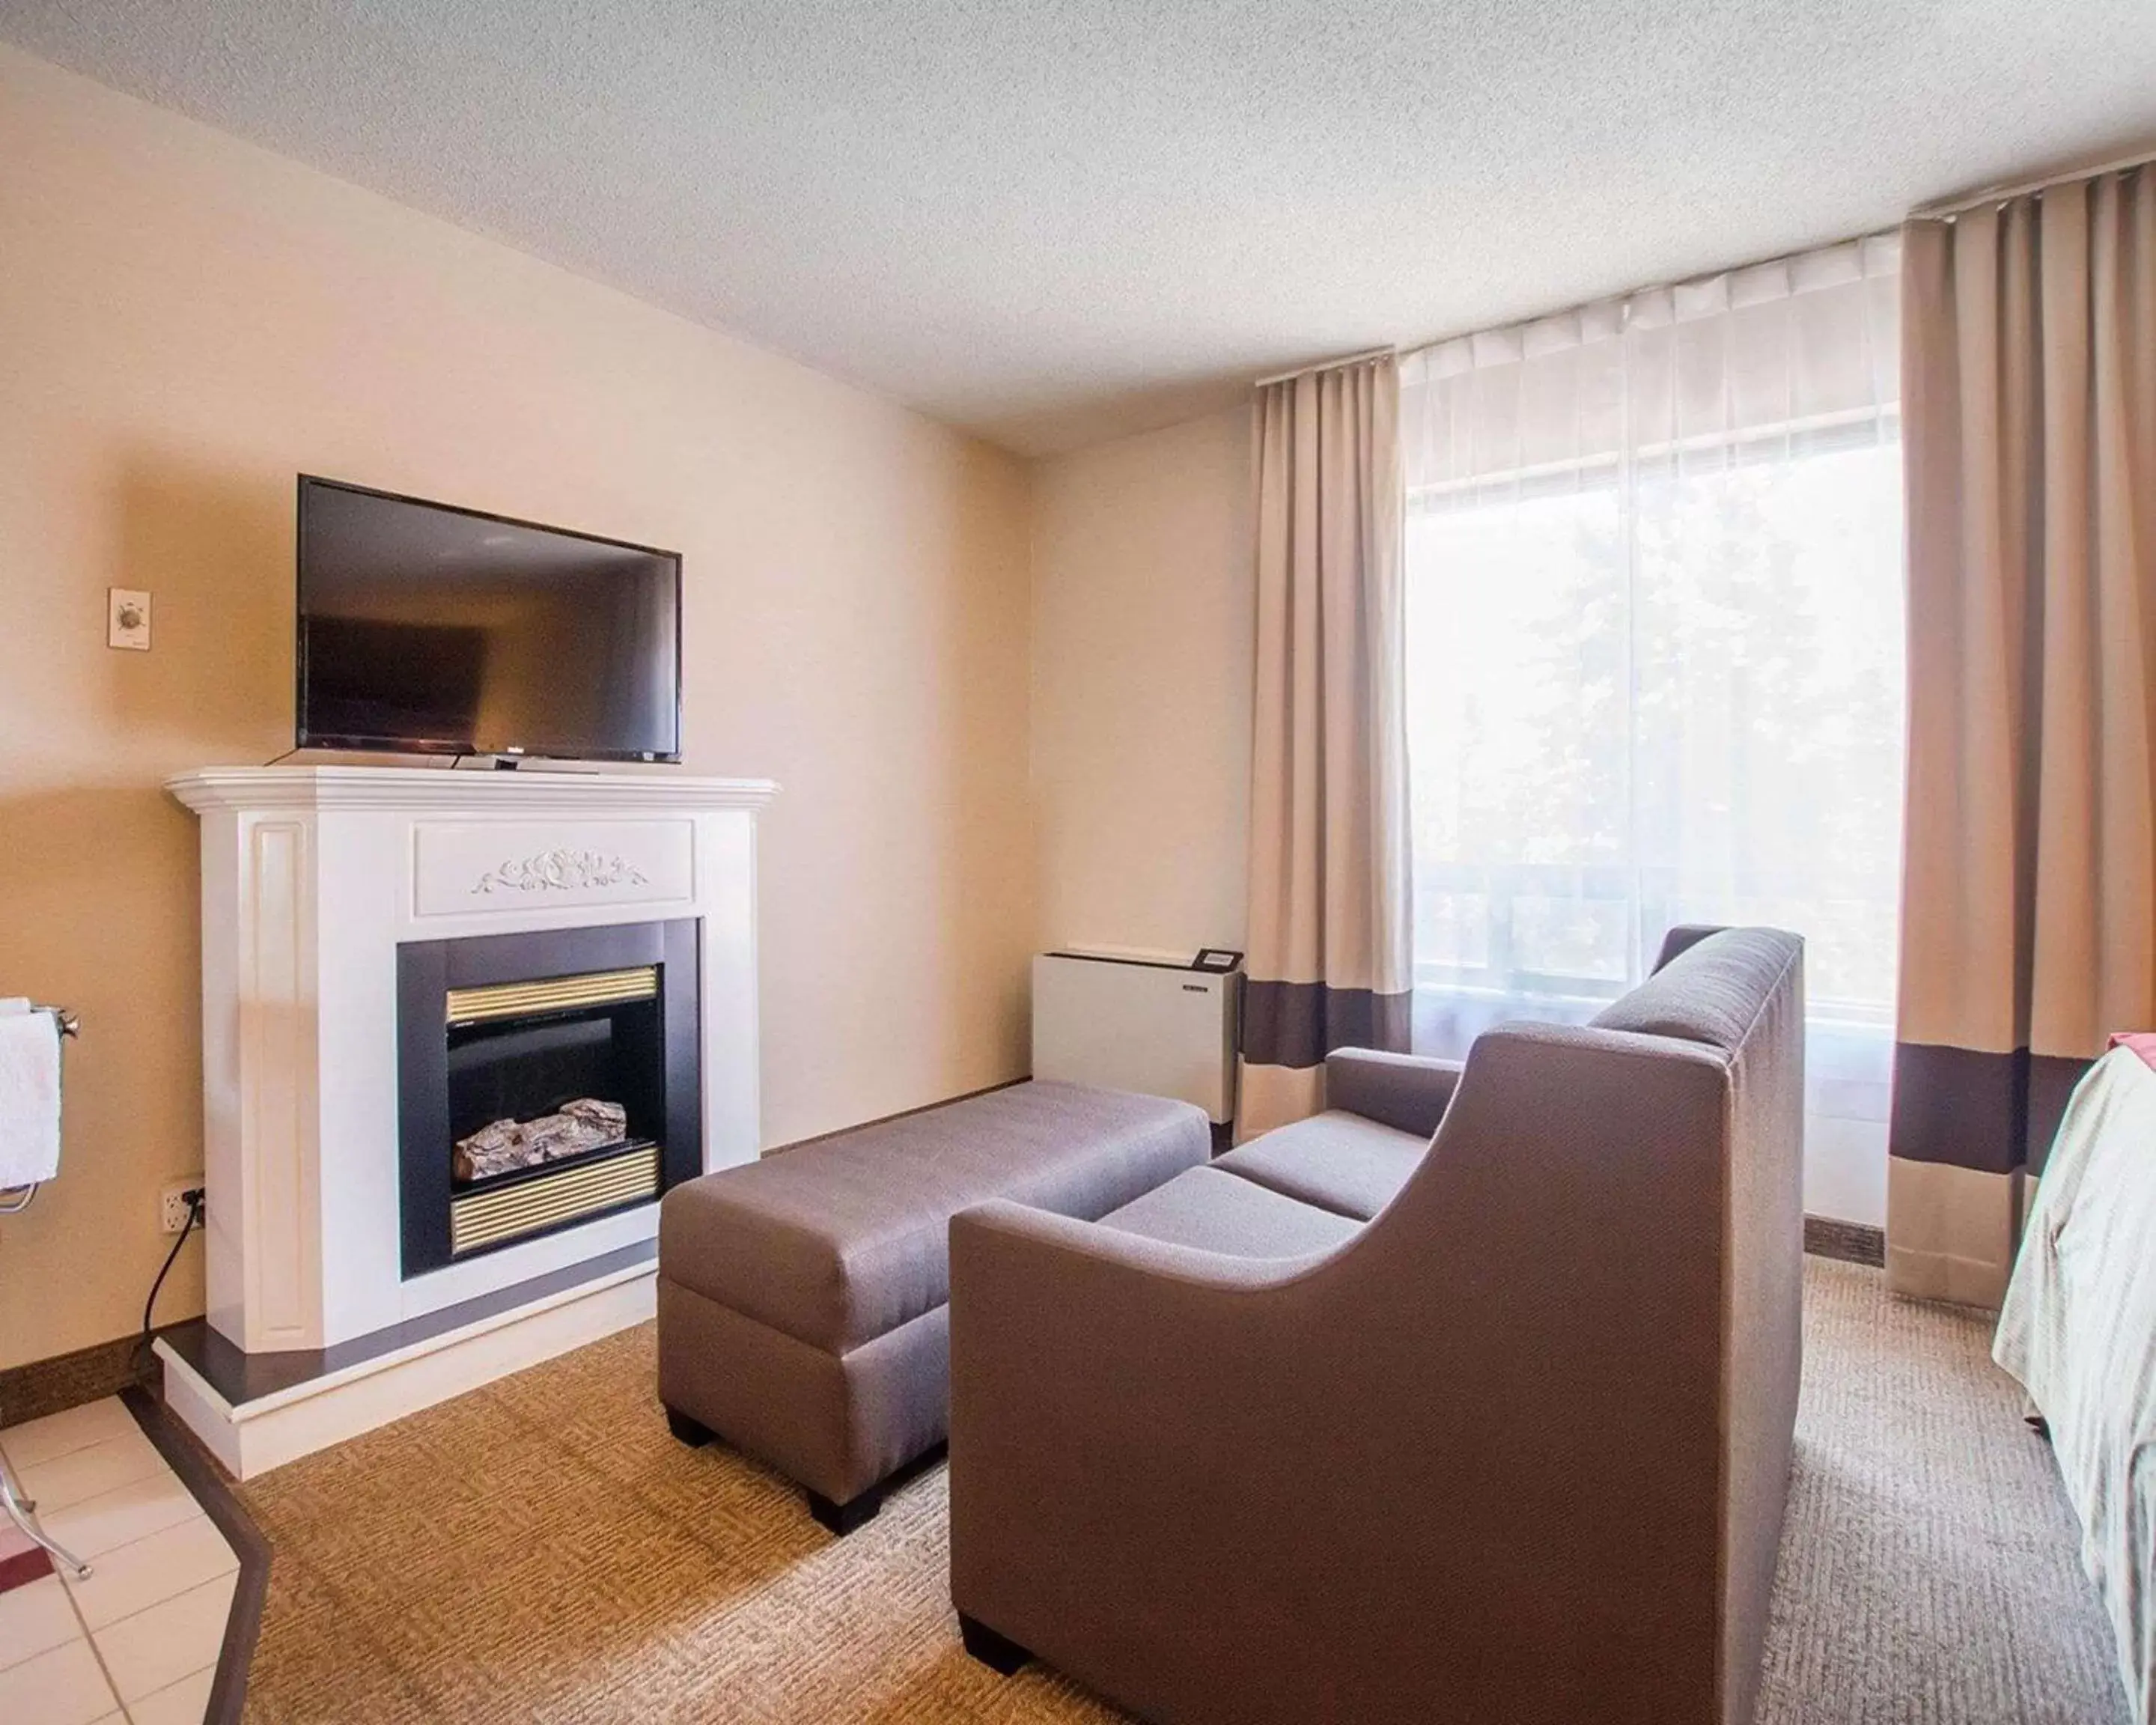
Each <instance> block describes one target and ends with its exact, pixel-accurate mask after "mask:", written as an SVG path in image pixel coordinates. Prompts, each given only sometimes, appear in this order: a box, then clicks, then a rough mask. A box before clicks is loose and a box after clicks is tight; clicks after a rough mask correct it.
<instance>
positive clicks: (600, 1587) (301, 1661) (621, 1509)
mask: <svg viewBox="0 0 2156 1725" xmlns="http://www.w3.org/2000/svg"><path fill="white" fill-rule="evenodd" d="M1806 1322H1807V1345H1808V1347H1809V1363H1808V1367H1807V1372H1806V1381H1805V1395H1804V1414H1803V1420H1802V1425H1801V1427H1800V1430H1799V1452H1800V1456H1799V1466H1798V1471H1797V1476H1796V1478H1795V1481H1794V1493H1793V1497H1792V1499H1791V1503H1790V1513H1789V1525H1788V1529H1787V1532H1786V1534H1785V1537H1784V1546H1783V1557H1782V1575H1781V1579H1780V1585H1779V1591H1778V1596H1777V1601H1776V1614H1775V1622H1774V1629H1773V1631H1772V1635H1771V1639H1770V1644H1769V1646H1768V1654H1767V1680H1766V1692H1765V1696H1764V1699H1763V1705H1762V1707H1761V1711H1760V1721H1759V1725H1830V1722H1832V1725H1872V1722H1876V1725H1889V1722H1892V1725H1904V1722H1922V1725H1962V1722H1967V1725H2012V1722H2017V1721H2030V1722H2036V1721H2041V1722H2045V1725H2054V1722H2056V1725H2112V1722H2114V1721H2115V1720H2117V1719H2120V1718H2122V1717H2123V1712H2124V1707H2123V1702H2121V1701H2120V1699H2119V1697H2118V1693H2117V1680H2116V1679H2115V1678H2114V1677H2113V1676H2112V1670H2111V1653H2110V1645H2109V1642H2108V1640H2107V1635H2106V1632H2105V1630H2104V1627H2103V1624H2102V1619H2101V1617H2100V1615H2098V1613H2097V1607H2096V1603H2095V1599H2094V1597H2093V1594H2092V1591H2091V1589H2090V1588H2089V1585H2088V1584H2087V1582H2086V1581H2085V1580H2084V1579H2083V1578H2082V1574H2081V1571H2080V1568H2079V1566H2078V1562H2077V1559H2076V1544H2075V1537H2074V1532H2073V1528H2072V1526H2071V1521H2070V1519H2069V1517H2068V1516H2067V1514H2066V1507H2065V1505H2064V1502H2063V1500H2062V1499H2061V1496H2060V1493H2059V1490H2058V1486H2057V1483H2056V1476H2055V1475H2054V1474H2053V1473H2052V1471H2051V1466H2050V1463H2049V1461H2048V1457H2047V1455H2046V1451H2045V1450H2044V1448H2043V1446H2042V1445H2041V1444H2040V1442H2038V1441H2037V1440H2035V1438H2033V1437H2031V1436H2030V1435H2028V1434H2027V1433H2026V1432H2025V1430H2023V1429H2022V1427H2021V1425H2020V1421H2019V1420H2018V1419H2017V1418H2016V1417H2015V1415H2016V1409H2017V1406H2018V1404H2017V1401H2016V1399H2015V1393H2014V1391H2013V1389H2012V1388H2011V1386H2010V1385H2009V1384H2007V1383H2006V1382H2005V1380H2004V1379H2003V1378H1999V1376H1998V1374H1996V1373H1994V1371H1993V1370H1992V1368H1991V1367H1990V1366H1989V1363H1988V1361H1987V1358H1986V1353H1985V1349H1986V1344H1987V1341H1988V1336H1989V1331H1988V1327H1987V1326H1986V1325H1985V1324H1984V1323H1983V1322H1981V1321H1979V1320H1977V1319H1974V1318H1971V1317H1964V1316H1962V1315H1959V1314H1957V1313H1954V1312H1947V1311H1943V1310H1939V1309H1936V1308H1932V1307H1915V1306H1908V1305H1903V1304H1900V1303H1897V1302H1896V1301H1891V1300H1889V1299H1888V1298H1886V1295H1885V1293H1884V1291H1883V1290H1882V1288H1881V1283H1880V1279H1879V1276H1878V1274H1877V1272H1876V1271H1869V1270H1862V1269H1858V1268H1856V1267H1854V1266H1848V1265H1842V1264H1833V1263H1827V1262H1824V1261H1821V1260H1809V1270H1808V1281H1807V1315H1806ZM651 1383H652V1338H651V1333H650V1331H649V1328H645V1329H641V1330H635V1331H630V1332H626V1333H624V1334H623V1335H621V1336H619V1337H614V1338H613V1339H612V1340H609V1341H607V1342H603V1343H598V1345H596V1346H594V1347H591V1348H584V1349H583V1350H582V1351H581V1352H579V1353H574V1354H572V1355H569V1356H567V1357H566V1358H562V1359H560V1360H557V1361H554V1362H552V1363H549V1364H547V1365H544V1366H541V1367H539V1368H536V1369H535V1370H532V1371H530V1372H526V1373H522V1374H521V1375H520V1376H518V1377H516V1378H509V1379H506V1380H505V1381H504V1382H502V1383H500V1384H495V1385H493V1386H492V1387H490V1388H489V1389H484V1390H480V1391H477V1392H475V1393H474V1394H470V1395H467V1396H465V1397H462V1398H460V1399H458V1400H456V1401H454V1402H451V1403H449V1404H445V1405H444V1406H442V1407H440V1408H437V1409H432V1410H430V1411H429V1412H428V1413H425V1414H420V1415H418V1416H417V1417H416V1418H414V1419H411V1420H405V1421H403V1423H401V1424H400V1425H395V1426H392V1427H390V1428H388V1429H387V1430H382V1431H379V1432H376V1433H373V1434H372V1435H369V1436H367V1437H364V1438H362V1439H360V1440H357V1441H356V1442H354V1443H351V1444H347V1445H344V1446H342V1447H341V1448H340V1449H337V1450H331V1451H328V1452H326V1453H325V1454H322V1455H316V1456H312V1457H310V1458H308V1459H307V1460H305V1461H300V1462H297V1463H295V1464H294V1465H292V1466H289V1467H286V1468H283V1469H280V1470H279V1471H276V1472H275V1473H272V1474H269V1475H268V1476H265V1477H264V1478H263V1479H261V1480H259V1481H255V1482H254V1483H253V1484H252V1485H249V1486H246V1487H245V1488H244V1491H243V1495H244V1497H245V1498H246V1500H247V1502H248V1503H249V1507H251V1508H252V1509H253V1511H254V1515H255V1517H256V1518H257V1520H258V1521H259V1522H260V1523H261V1525H262V1527H263V1530H264V1532H265V1533H267V1534H268V1535H269V1539H270V1541H271V1543H272V1545H273V1547H274V1548H275V1568H274V1571H273V1574H272V1577H271V1583H270V1595H269V1612H268V1615H267V1618H266V1620H265V1621H264V1627H263V1634H262V1640H261V1645H260V1647H259V1651H258V1652H257V1655H256V1657H255V1661H254V1680H253V1684H252V1686H251V1689H250V1692H249V1707H248V1717H249V1719H250V1720H259V1721H275V1722H279V1725H284V1722H301V1721H318V1720H319V1721H332V1720H333V1721H338V1722H357V1721H365V1722H368V1725H374V1722H395V1721H406V1720H410V1721H437V1720H457V1721H495V1720H500V1721H519V1722H522V1721H547V1722H554V1721H578V1722H587V1721H588V1722H598V1721H615V1720H620V1721H629V1720H634V1721H646V1720H653V1721H662V1720H671V1721H683V1722H686V1721H692V1720H693V1721H697V1722H700V1725H734V1722H747V1721H773V1722H778V1721H817V1722H822V1721H856V1722H863V1725H868V1722H874V1725H905V1722H909V1721H918V1722H928V1721H958V1722H965V1721H998V1722H1011V1725H1018V1722H1059V1721H1070V1722H1076V1721H1111V1720H1116V1719H1120V1718H1121V1717H1122V1715H1121V1714H1119V1713H1117V1712H1116V1711H1115V1710H1113V1709H1112V1708H1109V1707H1105V1706H1103V1705H1102V1704H1101V1703H1100V1702H1097V1701H1095V1700H1093V1699H1091V1697H1086V1696H1085V1695H1083V1694H1081V1693H1079V1692H1075V1690H1073V1689H1072V1688H1070V1686H1067V1685H1065V1684H1064V1683H1062V1682H1060V1681H1058V1680H1057V1679H1056V1678H1055V1677H1054V1676H1052V1675H1051V1674H1049V1673H1046V1672H1045V1671H1041V1670H1040V1669H1039V1668H1038V1667H1029V1668H1028V1670H1027V1671H1025V1672H1024V1673H1022V1674H1021V1675H1020V1676H1018V1677H1016V1678H1014V1679H1011V1680H1009V1681H1004V1680H1003V1679H1000V1678H998V1677H996V1676H993V1675H992V1674H991V1673H989V1672H988V1671H986V1670H984V1669H983V1668H982V1667H980V1666H976V1665H974V1664H973V1662H972V1661H969V1660H968V1659H967V1658H966V1657H965V1656H964V1655H963V1654H962V1652H961V1651H959V1647H958V1639H957V1625H956V1621H955V1620H954V1619H953V1618H952V1615H951V1612H950V1609H949V1603H948V1600H947V1597H946V1594H945V1590H944V1531H945V1521H944V1502H945V1497H944V1492H945V1483H944V1472H943V1470H942V1468H941V1467H940V1466H939V1467H937V1468H936V1469H934V1470H933V1471H930V1472H927V1473H926V1474H923V1475H922V1476H920V1477H919V1478H917V1479H916V1480H915V1481H913V1482H912V1483H911V1484H910V1485H909V1486H906V1487H905V1488H904V1489H903V1490H902V1491H900V1492H899V1493H897V1494H896V1496H895V1497H894V1498H893V1499H892V1500H891V1502H889V1503H888V1504H887V1505H886V1506H885V1509H884V1512H883V1513H882V1515H881V1516H880V1517H878V1519H877V1520H875V1522H871V1523H870V1525H869V1526H868V1527H865V1529H863V1530H862V1531H861V1532H859V1533H856V1534H855V1535H854V1536H853V1537H852V1538H850V1539H846V1540H844V1541H837V1540H833V1539H831V1538H829V1537H828V1536H827V1535H826V1534H824V1532H823V1531H822V1530H821V1529H820V1528H819V1527H817V1526H816V1525H815V1524H814V1522H811V1521H810V1520H809V1519H808V1516H807V1514H806V1513H805V1512H804V1511H803V1509H802V1507H801V1503H800V1499H799V1497H798V1495H797V1494H796V1493H795V1492H793V1491H792V1490H791V1489H790V1488H788V1486H785V1485H784V1484H783V1483H782V1482H781V1481H778V1479H776V1478H775V1477H774V1476H772V1475H770V1474H768V1473H767V1472H765V1471H762V1470H761V1469H759V1468H757V1467H756V1466H752V1465H751V1464H749V1463H747V1462H746V1461H742V1459H741V1458H739V1457H738V1456H736V1455H731V1454H729V1453H728V1452H726V1451H725V1450H721V1449H719V1448H716V1447H713V1448H709V1449H706V1450H686V1449H684V1448H682V1447H681V1446H680V1445H678V1444H676V1443H675V1442H674V1441H673V1440H672V1439H671V1438H670V1437H669V1436H668V1435H667V1433H666V1428H665V1422H664V1420H662V1419H661V1417H660V1412H659V1409H658V1406H657V1404H656V1403H655V1402H654V1399H653V1397H652V1393H651Z"/></svg>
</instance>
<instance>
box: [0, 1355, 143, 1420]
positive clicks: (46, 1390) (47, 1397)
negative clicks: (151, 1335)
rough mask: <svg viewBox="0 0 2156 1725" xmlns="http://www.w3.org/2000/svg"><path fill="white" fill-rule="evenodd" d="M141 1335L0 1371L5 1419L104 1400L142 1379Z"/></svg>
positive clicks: (29, 1417) (0, 1406)
mask: <svg viewBox="0 0 2156 1725" xmlns="http://www.w3.org/2000/svg"><path fill="white" fill-rule="evenodd" d="M141 1343H142V1338H141V1336H139V1335H136V1336H119V1337H115V1338H114V1339H113V1340H111V1341H110V1342H98V1343H92V1344H91V1345H90V1347H88V1348H76V1349H75V1350H74V1352H73V1353H56V1354H54V1356H53V1357H52V1358H50V1359H33V1360H32V1361H30V1362H29V1363H28V1364H26V1365H20V1366H10V1367H9V1368H8V1369H7V1370H6V1371H4V1372H0V1425H21V1424H23V1421H24V1420H41V1419H43V1418H44V1416H45V1415H46V1414H63V1413H65V1412H66V1411H67V1410H68V1409H69V1408H79V1407H80V1406H82V1405H83V1404H85V1402H101V1401H103V1400H104V1399H105V1397H107V1396H108V1395H117V1394H119V1393H120V1392H121V1390H123V1389H126V1387H127V1386H128V1385H129V1384H139V1383H141V1381H142V1367H141V1358H142V1353H141Z"/></svg>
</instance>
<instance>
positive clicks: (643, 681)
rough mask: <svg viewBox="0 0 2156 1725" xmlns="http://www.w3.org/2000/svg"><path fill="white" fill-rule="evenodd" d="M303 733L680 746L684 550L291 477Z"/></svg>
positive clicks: (665, 755) (594, 749) (350, 744)
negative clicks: (296, 516) (296, 512)
mask: <svg viewBox="0 0 2156 1725" xmlns="http://www.w3.org/2000/svg"><path fill="white" fill-rule="evenodd" d="M299 561H300V640H299V724H298V737H299V743H298V746H299V747H301V748H340V749H393V750H398V751H402V752H411V753H418V754H460V755H500V756H511V757H514V756H518V755H529V756H548V757H556V758H562V759H572V760H599V761H678V760H680V758H681V695H680V690H681V559H680V555H679V554H678V553H677V552H670V551H656V550H654V549H653V548H652V547H649V546H646V545H630V544H627V543H625V542H623V541H620V540H618V539H602V538H599V537H598V536H595V535H593V534H589V533H574V532H570V531H567V530H565V529H563V528H560V527H542V526H536V525H534V524H533V523H531V522H530V521H512V520H511V519H509V518H508V517H506V516H498V515H486V514H484V513H482V512H481V511H478V510H475V509H457V508H453V507H452V506H449V505H448V504H445V503H429V502H426V501H423V500H422V499H419V498H417V497H399V496H397V495H394V494H393V493H391V492H388V491H374V490H368V489H367V487H365V486H363V485H346V484H343V483H341V482H340V481H338V480H325V479H316V478H314V477H313V476H312V475H306V474H302V475H300V552H299Z"/></svg>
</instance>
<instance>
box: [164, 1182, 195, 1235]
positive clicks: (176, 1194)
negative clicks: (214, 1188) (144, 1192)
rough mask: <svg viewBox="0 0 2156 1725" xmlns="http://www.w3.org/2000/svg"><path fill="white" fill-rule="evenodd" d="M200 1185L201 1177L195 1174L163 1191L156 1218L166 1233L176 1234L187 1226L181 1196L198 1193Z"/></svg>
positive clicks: (185, 1201)
mask: <svg viewBox="0 0 2156 1725" xmlns="http://www.w3.org/2000/svg"><path fill="white" fill-rule="evenodd" d="M202 1183H203V1177H202V1176H201V1175H200V1174H196V1175H194V1176H193V1178H189V1179H185V1180H178V1181H175V1182H174V1183H172V1185H170V1186H167V1188H166V1189H165V1190H164V1193H163V1195H162V1200H161V1202H160V1204H159V1207H158V1211H157V1217H158V1220H159V1222H160V1224H162V1227H163V1229H164V1230H165V1232H166V1233H167V1234H177V1233H179V1232H180V1231H181V1230H183V1229H184V1228H185V1227H186V1226H187V1199H186V1198H185V1196H184V1195H183V1194H187V1193H189V1192H196V1191H199V1190H200V1189H202ZM205 1208H207V1206H205Z"/></svg>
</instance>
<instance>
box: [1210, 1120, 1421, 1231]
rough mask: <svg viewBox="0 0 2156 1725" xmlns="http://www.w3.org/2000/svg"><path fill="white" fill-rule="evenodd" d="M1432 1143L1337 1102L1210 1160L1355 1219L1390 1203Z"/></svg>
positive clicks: (1364, 1219)
mask: <svg viewBox="0 0 2156 1725" xmlns="http://www.w3.org/2000/svg"><path fill="white" fill-rule="evenodd" d="M1429 1147H1430V1141H1429V1140H1428V1139H1427V1138H1420V1137H1416V1136H1415V1135H1414V1133H1413V1132H1399V1131H1396V1130H1395V1129H1394V1128H1393V1127H1389V1126H1382V1125H1380V1124H1379V1123H1378V1122H1376V1121H1374V1120H1366V1119H1364V1118H1363V1116H1361V1115H1360V1114H1349V1113H1346V1112H1343V1111H1341V1110H1338V1109H1334V1110H1332V1111H1330V1112H1327V1113H1324V1114H1314V1115H1312V1116H1311V1117H1310V1118H1309V1119H1307V1120H1298V1121H1296V1122H1293V1123H1292V1124H1291V1125H1288V1126H1282V1127H1275V1128H1274V1129H1273V1130H1272V1131H1271V1132H1267V1133H1266V1134H1265V1136H1264V1137H1261V1138H1253V1139H1252V1140H1251V1141H1250V1142H1249V1143H1247V1144H1245V1145H1244V1146H1243V1147H1242V1148H1241V1149H1240V1150H1231V1151H1229V1153H1227V1154H1226V1155H1225V1156H1224V1157H1222V1158H1220V1159H1219V1161H1218V1162H1216V1163H1214V1164H1213V1166H1214V1167H1215V1168H1224V1169H1225V1170H1227V1172H1229V1173H1231V1174H1240V1176H1241V1177H1242V1178H1245V1179H1246V1180H1255V1181H1256V1182H1257V1183H1258V1184H1259V1185H1260V1186H1264V1187H1267V1188H1269V1189H1271V1190H1273V1191H1275V1192H1277V1193H1279V1194H1281V1195H1282V1196H1283V1197H1286V1198H1292V1199H1297V1200H1298V1201H1300V1202H1301V1203H1303V1204H1316V1205H1317V1207H1318V1208H1319V1209H1327V1210H1331V1211H1332V1212H1333V1213H1334V1214H1337V1215H1342V1216H1347V1217H1348V1218H1350V1219H1353V1220H1354V1221H1358V1222H1367V1221H1368V1220H1369V1219H1370V1218H1371V1217H1373V1216H1374V1215H1376V1214H1378V1211H1379V1210H1381V1209H1384V1207H1385V1206H1386V1205H1387V1204H1390V1203H1391V1202H1392V1200H1393V1194H1394V1193H1395V1192H1398V1191H1399V1189H1400V1188H1401V1187H1403V1186H1404V1185H1406V1184H1407V1183H1408V1176H1409V1174H1412V1173H1414V1171H1415V1169H1416V1168H1417V1167H1419V1165H1420V1163H1421V1162H1422V1157H1423V1152H1424V1151H1425V1150H1427V1149H1428V1148H1429Z"/></svg>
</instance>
